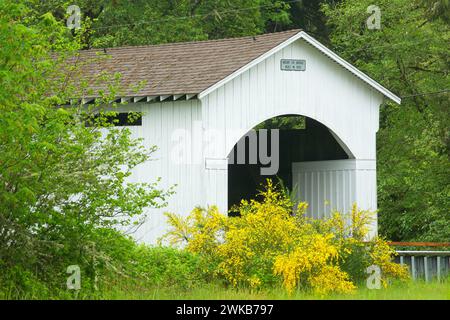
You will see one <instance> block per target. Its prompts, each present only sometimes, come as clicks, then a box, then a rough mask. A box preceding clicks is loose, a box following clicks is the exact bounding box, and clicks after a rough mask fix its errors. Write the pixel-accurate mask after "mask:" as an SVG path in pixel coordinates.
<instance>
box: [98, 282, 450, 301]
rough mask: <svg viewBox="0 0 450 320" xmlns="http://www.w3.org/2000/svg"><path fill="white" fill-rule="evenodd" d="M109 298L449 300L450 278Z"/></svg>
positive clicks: (213, 288)
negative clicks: (333, 289) (347, 287)
mask: <svg viewBox="0 0 450 320" xmlns="http://www.w3.org/2000/svg"><path fill="white" fill-rule="evenodd" d="M102 298H106V299H125V300H128V299H140V300H141V299H156V300H190V299H194V300H267V299H269V300H284V299H294V300H317V299H325V300H326V299H332V300H428V299H430V300H450V281H447V282H444V283H437V282H432V283H425V282H420V281H419V282H409V283H405V284H397V285H393V286H391V287H389V288H387V289H379V290H369V289H366V288H360V289H358V290H357V292H356V293H354V294H352V295H332V296H325V297H323V296H317V295H314V294H312V293H305V292H297V293H295V294H293V295H292V296H289V295H287V293H286V292H285V291H284V290H283V289H282V288H280V289H271V290H260V291H255V290H248V289H227V288H224V287H222V286H219V285H209V286H204V287H198V288H194V289H190V290H180V289H175V288H172V289H168V288H154V289H151V290H142V291H136V290H135V291H132V292H131V291H128V292H124V291H109V292H108V293H107V294H106V295H105V296H104V297H102Z"/></svg>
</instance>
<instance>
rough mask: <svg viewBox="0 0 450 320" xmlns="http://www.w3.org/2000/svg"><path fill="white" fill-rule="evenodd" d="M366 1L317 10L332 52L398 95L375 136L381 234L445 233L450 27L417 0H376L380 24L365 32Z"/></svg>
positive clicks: (439, 237)
mask: <svg viewBox="0 0 450 320" xmlns="http://www.w3.org/2000/svg"><path fill="white" fill-rule="evenodd" d="M371 4H372V3H371V1H365V0H358V1H356V0H347V1H343V2H342V3H339V4H336V5H326V6H324V7H323V11H324V13H325V14H326V16H327V17H328V23H329V27H330V29H331V30H332V33H331V41H332V43H333V45H334V49H335V51H336V52H338V53H339V54H340V55H342V56H343V57H344V58H345V59H347V60H348V61H350V62H352V63H353V64H355V65H356V66H357V67H359V68H360V69H362V70H363V71H365V72H367V73H368V74H370V75H371V76H373V77H374V78H375V79H376V80H378V81H380V82H381V83H382V84H384V85H385V86H386V87H388V88H390V89H392V90H393V91H394V92H396V93H397V94H399V95H400V96H403V102H402V105H401V106H397V105H393V104H391V103H388V102H387V103H385V104H384V105H383V106H382V109H381V119H380V122H381V123H380V125H381V128H380V131H379V133H378V186H379V187H378V188H379V222H380V232H381V234H383V235H384V236H387V237H389V238H390V239H393V240H421V239H423V240H435V241H444V240H445V239H448V238H449V236H450V228H449V227H448V226H449V224H450V215H449V213H448V208H449V207H450V203H449V199H450V197H449V195H450V163H449V154H450V134H449V131H448V128H449V125H450V113H449V110H448V106H449V97H450V96H449V88H448V83H449V80H450V79H449V61H450V59H449V51H448V42H449V37H450V30H449V25H448V23H446V21H445V20H444V19H440V18H438V17H436V18H434V19H432V20H430V18H429V15H428V10H427V7H426V6H424V5H423V2H417V1H408V0H396V1H378V2H377V5H378V6H379V8H380V9H381V29H379V30H376V29H375V30H369V29H368V28H367V27H366V19H367V18H368V17H369V15H370V14H369V13H367V8H368V6H369V5H371Z"/></svg>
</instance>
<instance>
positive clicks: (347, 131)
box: [202, 40, 383, 210]
mask: <svg viewBox="0 0 450 320" xmlns="http://www.w3.org/2000/svg"><path fill="white" fill-rule="evenodd" d="M281 59H304V60H306V71H303V72H302V71H298V72H297V71H282V70H281V68H280V60H281ZM382 100H383V97H382V95H381V94H380V93H379V92H377V91H375V90H374V89H372V88H371V87H369V86H368V85H367V84H365V83H364V82H362V81H361V80H360V79H358V78H357V77H355V76H354V75H352V74H351V73H350V72H348V71H347V70H345V69H343V68H342V67H341V66H339V65H337V64H336V63H335V62H333V61H331V60H330V59H329V58H327V57H326V56H324V55H323V54H321V53H320V52H319V51H318V50H316V49H315V48H314V47H312V46H311V45H309V44H307V43H306V42H305V41H303V40H298V41H296V42H294V43H292V44H291V45H289V46H287V47H285V48H284V49H282V50H281V51H279V52H277V53H275V54H274V55H272V56H270V57H268V58H267V59H265V60H263V61H262V62H260V63H258V64H257V65H255V66H253V67H252V68H250V69H249V70H247V71H246V72H244V73H243V74H241V75H239V76H238V77H236V78H234V79H233V80H231V81H230V82H228V83H226V84H224V85H223V86H221V87H219V88H218V89H216V90H215V91H213V92H211V93H210V94H208V95H207V96H205V97H203V98H202V119H203V124H204V127H205V130H211V129H213V130H218V131H220V132H222V133H224V134H223V137H222V138H221V139H218V140H217V143H215V145H214V148H212V149H210V150H208V151H207V152H206V153H205V156H206V157H208V158H217V159H223V158H226V157H227V156H228V154H229V152H230V151H231V150H232V148H233V146H234V145H235V144H236V142H237V141H238V140H239V139H240V137H242V135H244V134H245V133H246V132H247V131H249V130H250V129H252V128H253V127H254V126H256V125H257V124H259V123H261V122H263V121H265V120H267V119H270V118H272V117H275V116H279V115H286V114H298V115H303V116H307V117H310V118H312V119H315V120H317V121H319V122H321V123H322V124H324V125H326V126H327V127H328V128H329V129H330V131H331V132H332V133H333V135H334V137H335V138H336V139H337V140H338V142H339V143H340V144H341V146H343V148H344V149H345V150H346V151H347V153H348V154H349V155H350V157H351V158H354V159H368V160H375V159H376V132H377V131H378V121H379V119H378V113H379V105H380V104H381V103H382ZM208 179H209V181H211V183H212V184H210V187H209V188H211V190H209V197H208V199H209V201H210V202H212V203H219V204H220V203H223V205H222V206H221V208H222V209H223V210H226V206H224V205H225V204H226V203H227V202H226V195H227V175H226V172H225V171H223V170H220V171H219V170H211V171H210V172H209V173H208ZM343 179H346V178H345V177H344V178H343ZM213 184H214V185H213ZM209 188H207V189H209ZM367 188H368V189H370V187H367ZM372 192H375V190H372ZM370 197H371V198H374V197H375V195H370Z"/></svg>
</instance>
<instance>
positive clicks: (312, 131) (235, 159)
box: [228, 115, 349, 215]
mask: <svg viewBox="0 0 450 320" xmlns="http://www.w3.org/2000/svg"><path fill="white" fill-rule="evenodd" d="M273 130H278V132H277V133H274V131H273ZM274 134H276V135H277V137H274V136H273V135H274ZM265 136H267V137H265ZM277 140H278V141H277ZM274 143H275V144H278V145H275V144H274ZM264 147H265V148H266V150H267V156H268V159H269V158H270V159H271V160H272V163H269V164H268V163H267V160H266V161H264V159H261V157H259V155H261V151H262V150H261V148H264ZM242 152H244V153H245V154H242ZM255 153H256V155H257V156H256V155H255ZM262 153H263V155H264V153H265V150H263V152H262ZM276 158H277V159H276ZM228 159H229V163H228V208H229V209H231V208H232V207H233V206H234V205H237V204H239V202H240V201H241V200H242V199H246V200H249V199H252V198H255V197H256V196H257V193H258V190H260V189H261V185H262V184H264V182H265V180H266V179H267V178H270V179H272V180H273V181H281V183H282V184H283V186H284V187H285V188H287V189H289V190H290V191H291V192H292V191H296V190H297V189H298V188H302V187H303V186H299V185H296V183H295V181H293V180H294V179H293V164H294V163H299V162H311V161H326V160H343V159H349V155H348V154H347V153H346V151H345V150H344V148H342V146H341V145H340V144H339V142H338V141H336V139H335V138H334V136H333V134H332V133H331V132H330V130H329V129H328V128H327V127H326V126H325V125H323V124H321V123H320V122H318V121H316V120H314V119H311V118H308V117H301V116H296V115H285V116H278V117H274V118H271V119H269V120H267V121H265V122H263V123H261V124H259V125H258V126H256V127H255V128H253V130H252V131H251V132H249V133H247V134H246V135H245V136H244V137H242V138H241V139H240V140H239V142H238V143H236V145H235V146H234V147H233V149H232V151H231V152H230V154H229V156H228ZM243 160H245V161H243ZM273 162H277V163H275V164H274V163H273ZM274 166H276V167H277V168H274ZM268 167H272V168H273V169H274V170H271V172H268V173H267V171H268V170H266V173H264V172H263V170H261V169H262V168H268ZM230 214H231V215H233V212H230Z"/></svg>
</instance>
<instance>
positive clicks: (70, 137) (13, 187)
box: [0, 1, 171, 283]
mask: <svg viewBox="0 0 450 320" xmlns="http://www.w3.org/2000/svg"><path fill="white" fill-rule="evenodd" d="M0 43H2V46H1V49H0V267H1V268H2V272H3V271H4V270H10V269H14V268H20V269H21V270H25V271H29V272H32V273H33V274H36V275H39V277H51V276H52V275H54V274H55V273H57V274H59V273H61V272H63V271H64V270H65V268H66V267H67V265H68V264H74V263H75V264H79V265H80V266H82V267H92V261H91V260H90V257H91V254H92V246H93V244H94V243H95V239H98V232H99V230H102V229H107V230H110V229H114V228H116V227H118V226H123V227H127V228H130V227H132V226H134V225H136V224H139V223H140V222H142V219H144V218H145V215H144V214H143V212H144V208H146V207H160V206H163V205H165V202H166V197H167V196H169V195H170V193H171V191H164V190H161V189H159V188H158V187H157V184H156V182H155V183H129V182H127V177H129V176H130V174H131V171H132V169H133V168H134V167H135V166H137V165H139V164H140V163H142V162H144V161H147V160H148V159H149V157H150V155H151V153H152V152H153V150H154V148H152V149H149V150H147V149H145V148H144V147H142V145H141V143H140V140H136V139H133V138H131V136H130V132H129V131H128V130H119V129H117V128H114V127H112V128H105V126H106V123H105V121H102V116H101V115H102V114H103V113H102V112H101V108H100V106H101V105H103V104H104V103H108V102H111V100H113V99H112V96H113V95H114V90H113V88H112V90H111V92H110V95H107V94H104V95H103V96H102V99H98V100H97V102H96V105H95V108H96V111H95V112H96V113H99V114H100V117H95V119H96V120H95V122H94V125H91V126H86V120H89V119H92V118H93V115H92V113H91V112H90V110H86V108H84V107H82V106H79V105H71V106H63V105H65V104H67V101H69V97H73V90H72V89H73V86H70V85H68V84H69V83H70V81H69V80H68V74H67V73H64V72H61V64H62V63H63V64H65V65H67V61H68V60H67V59H68V57H69V56H72V55H74V54H76V50H77V49H78V48H79V43H78V41H77V38H76V37H75V38H74V37H72V36H70V34H69V32H68V29H67V28H65V26H64V25H62V24H61V23H58V22H57V21H56V20H55V19H54V18H53V16H52V15H50V14H46V15H44V16H41V17H37V16H35V15H33V12H32V11H30V10H29V8H28V7H26V6H25V5H24V3H23V2H12V1H6V2H1V3H0ZM75 70H76V69H72V71H75ZM103 119H104V118H103ZM5 272H6V271H5ZM6 274H7V272H6ZM61 283H63V282H61Z"/></svg>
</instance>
